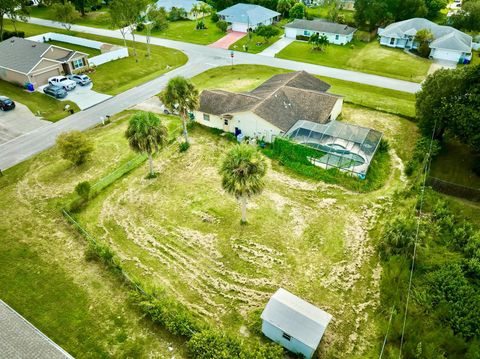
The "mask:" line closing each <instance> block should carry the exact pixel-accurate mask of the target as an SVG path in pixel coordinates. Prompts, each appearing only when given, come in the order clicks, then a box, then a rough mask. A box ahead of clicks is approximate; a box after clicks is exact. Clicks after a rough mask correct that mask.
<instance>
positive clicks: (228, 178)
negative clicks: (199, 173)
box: [220, 144, 267, 223]
mask: <svg viewBox="0 0 480 359" xmlns="http://www.w3.org/2000/svg"><path fill="white" fill-rule="evenodd" d="M266 173H267V163H266V161H265V159H264V158H263V156H262V155H261V154H260V152H258V150H257V149H256V148H255V147H252V146H249V145H246V144H241V145H236V146H235V147H233V148H232V149H231V150H230V151H229V152H228V153H227V155H226V157H225V159H224V161H223V163H222V166H221V167H220V174H221V176H222V187H223V189H224V190H225V191H227V192H228V193H230V194H232V195H234V196H235V198H236V199H237V200H238V201H240V205H241V208H242V221H241V223H246V222H247V200H248V199H249V198H251V197H252V196H255V195H258V194H260V193H261V192H262V190H263V188H264V186H265V183H264V180H263V178H264V177H265V174H266Z"/></svg>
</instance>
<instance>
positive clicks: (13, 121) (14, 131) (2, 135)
mask: <svg viewBox="0 0 480 359" xmlns="http://www.w3.org/2000/svg"><path fill="white" fill-rule="evenodd" d="M15 104H16V107H15V109H13V110H11V111H5V112H4V111H0V144H2V143H6V142H9V141H11V140H13V139H14V138H16V137H19V136H21V135H23V134H25V133H29V132H32V131H34V130H36V129H37V128H40V127H44V126H48V125H51V124H52V123H51V122H49V121H44V120H41V119H40V118H39V117H35V116H34V115H33V113H32V111H30V109H29V108H28V107H27V106H25V105H22V104H21V103H18V102H16V103H15Z"/></svg>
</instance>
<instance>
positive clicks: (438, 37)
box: [378, 17, 472, 52]
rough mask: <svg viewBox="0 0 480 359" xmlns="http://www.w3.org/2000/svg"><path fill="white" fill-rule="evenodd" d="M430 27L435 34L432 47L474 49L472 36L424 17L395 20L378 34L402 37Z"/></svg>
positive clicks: (466, 50) (468, 50)
mask: <svg viewBox="0 0 480 359" xmlns="http://www.w3.org/2000/svg"><path fill="white" fill-rule="evenodd" d="M422 29H428V30H430V31H431V32H432V34H433V39H434V40H433V41H432V42H431V43H430V47H431V48H441V49H446V50H456V51H461V52H471V51H472V37H471V36H470V35H467V34H465V33H464V32H461V31H459V30H457V29H455V28H453V27H450V26H443V25H438V24H436V23H434V22H432V21H430V20H427V19H423V18H418V17H416V18H413V19H409V20H404V21H399V22H395V23H393V24H390V25H388V26H387V27H386V28H384V29H379V31H378V34H379V35H380V36H385V37H394V38H402V37H403V36H404V34H405V35H409V36H415V34H416V33H417V31H419V30H422Z"/></svg>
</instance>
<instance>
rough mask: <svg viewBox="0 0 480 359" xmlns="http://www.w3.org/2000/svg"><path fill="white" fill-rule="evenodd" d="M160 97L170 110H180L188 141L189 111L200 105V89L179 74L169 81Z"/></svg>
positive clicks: (186, 140)
mask: <svg viewBox="0 0 480 359" xmlns="http://www.w3.org/2000/svg"><path fill="white" fill-rule="evenodd" d="M159 98H160V101H162V103H163V104H164V105H165V107H166V108H167V109H168V110H169V111H170V112H172V113H174V112H176V111H178V114H179V115H180V117H181V118H182V122H183V136H184V137H185V142H186V143H188V132H187V120H188V113H189V112H192V111H193V110H195V109H196V108H197V107H198V90H197V89H196V88H195V86H194V85H193V84H192V83H191V82H189V81H188V80H187V79H186V78H184V77H181V76H177V77H174V78H172V79H171V80H170V81H168V84H167V87H166V88H165V90H163V91H162V92H161V93H160V95H159Z"/></svg>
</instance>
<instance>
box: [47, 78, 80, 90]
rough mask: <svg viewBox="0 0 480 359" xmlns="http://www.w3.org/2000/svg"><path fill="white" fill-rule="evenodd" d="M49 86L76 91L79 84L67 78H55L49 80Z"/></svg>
mask: <svg viewBox="0 0 480 359" xmlns="http://www.w3.org/2000/svg"><path fill="white" fill-rule="evenodd" d="M48 84H49V85H55V86H59V87H63V88H64V89H65V90H66V91H71V90H74V89H75V87H77V83H76V82H75V81H73V80H69V79H67V78H66V77H65V76H55V77H50V78H49V79H48Z"/></svg>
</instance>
